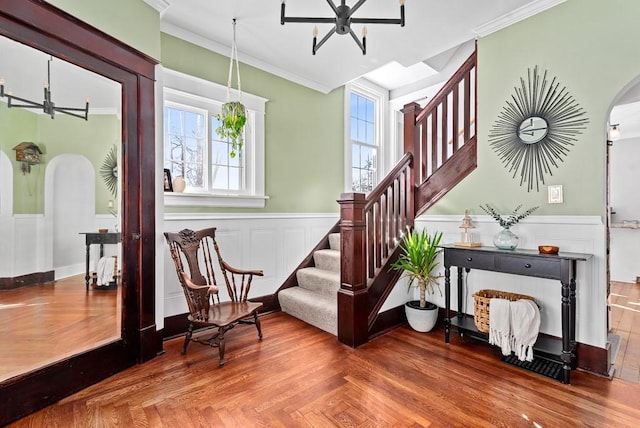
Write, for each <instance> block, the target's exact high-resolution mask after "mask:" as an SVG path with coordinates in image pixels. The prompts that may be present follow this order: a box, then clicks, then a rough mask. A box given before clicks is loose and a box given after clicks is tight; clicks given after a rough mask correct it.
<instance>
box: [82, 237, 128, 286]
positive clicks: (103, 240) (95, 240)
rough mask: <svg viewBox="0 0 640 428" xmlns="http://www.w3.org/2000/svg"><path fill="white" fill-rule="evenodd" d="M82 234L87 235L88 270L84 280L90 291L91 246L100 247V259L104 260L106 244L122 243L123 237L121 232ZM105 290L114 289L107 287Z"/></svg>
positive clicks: (86, 265)
mask: <svg viewBox="0 0 640 428" xmlns="http://www.w3.org/2000/svg"><path fill="white" fill-rule="evenodd" d="M80 234H81V235H85V237H86V240H85V243H86V246H87V252H86V264H85V267H86V269H85V275H84V280H85V285H86V290H87V291H89V279H90V278H91V277H90V275H89V253H90V250H91V245H94V244H96V245H100V258H102V256H103V255H104V246H105V244H118V243H120V239H121V235H120V233H119V232H105V233H101V232H81V233H80ZM104 289H112V288H111V287H109V288H107V287H105V288H104Z"/></svg>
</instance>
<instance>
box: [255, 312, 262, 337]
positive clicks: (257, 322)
mask: <svg viewBox="0 0 640 428" xmlns="http://www.w3.org/2000/svg"><path fill="white" fill-rule="evenodd" d="M253 320H254V321H255V323H256V328H257V329H258V339H262V328H261V327H260V319H259V318H258V311H255V312H254V313H253Z"/></svg>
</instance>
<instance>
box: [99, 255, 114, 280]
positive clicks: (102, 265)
mask: <svg viewBox="0 0 640 428" xmlns="http://www.w3.org/2000/svg"><path fill="white" fill-rule="evenodd" d="M115 263H116V258H115V257H102V258H101V259H100V260H98V268H97V269H96V276H97V280H96V282H97V283H98V285H109V283H110V282H111V281H113V271H114V269H115Z"/></svg>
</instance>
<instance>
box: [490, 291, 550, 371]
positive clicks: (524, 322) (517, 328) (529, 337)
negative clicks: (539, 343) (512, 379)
mask: <svg viewBox="0 0 640 428" xmlns="http://www.w3.org/2000/svg"><path fill="white" fill-rule="evenodd" d="M491 315H493V309H492V310H491ZM539 331H540V310H539V309H538V305H536V303H535V302H534V301H533V300H529V299H521V300H518V301H515V302H511V336H512V340H513V342H512V347H511V348H512V350H513V352H514V353H515V354H516V356H517V357H518V359H519V360H520V361H533V345H534V344H535V343H536V340H537V339H538V332H539Z"/></svg>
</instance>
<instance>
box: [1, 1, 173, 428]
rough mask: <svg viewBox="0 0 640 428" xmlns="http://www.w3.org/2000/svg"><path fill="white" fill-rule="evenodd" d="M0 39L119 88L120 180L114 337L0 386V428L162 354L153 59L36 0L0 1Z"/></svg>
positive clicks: (154, 62) (154, 63)
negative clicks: (118, 306) (118, 316)
mask: <svg viewBox="0 0 640 428" xmlns="http://www.w3.org/2000/svg"><path fill="white" fill-rule="evenodd" d="M0 35H3V36H6V37H9V38H11V39H13V40H16V41H18V42H21V43H24V44H26V45H29V46H31V47H33V48H36V49H39V50H41V51H44V52H47V53H49V54H51V55H54V56H57V57H59V58H62V59H64V60H66V61H68V62H71V63H73V64H76V65H78V66H80V67H82V68H85V69H88V70H91V71H93V72H95V73H98V74H101V75H103V76H105V77H107V78H109V79H112V80H115V81H117V82H119V83H120V84H121V85H122V171H121V174H122V175H121V176H122V182H123V188H122V201H123V202H122V207H121V216H122V252H123V264H122V287H123V304H122V308H123V311H122V312H123V313H122V317H123V320H122V338H121V339H119V340H116V341H114V342H113V343H111V344H108V345H106V346H102V347H99V348H96V349H93V350H91V351H89V352H86V353H84V354H80V355H77V356H74V357H71V358H69V359H66V360H63V361H59V362H57V363H54V364H52V365H49V366H46V367H43V368H42V369H39V370H37V371H34V372H30V373H26V374H24V375H20V376H17V377H14V378H11V379H8V380H7V381H4V382H2V383H0V402H1V403H2V406H0V426H3V425H5V424H7V423H8V422H10V421H12V420H15V419H18V418H20V417H22V416H24V415H26V414H28V413H31V412H33V411H35V410H37V409H39V408H42V407H45V406H47V405H49V404H51V403H54V402H56V401H58V400H60V399H61V398H63V397H65V396H67V395H70V394H72V393H74V392H76V391H78V390H80V389H82V388H85V387H87V386H89V385H92V384H94V383H96V382H98V381H100V380H102V379H104V378H106V377H108V376H110V375H112V374H114V373H117V372H118V371H121V370H123V369H125V368H127V367H130V366H132V365H134V364H136V363H137V362H142V361H146V360H149V359H151V358H153V357H154V356H156V355H157V354H158V353H160V352H161V351H162V342H161V339H160V337H159V335H158V334H157V331H156V324H155V156H154V153H155V138H154V128H155V124H154V123H155V107H154V79H155V72H154V70H155V65H156V63H157V61H155V60H154V59H152V58H150V57H148V56H146V55H144V54H142V53H140V52H138V51H136V50H135V49H133V48H131V47H129V46H127V45H125V44H124V43H122V42H120V41H118V40H116V39H115V38H113V37H111V36H109V35H107V34H105V33H102V32H100V31H99V30H97V29H95V28H93V27H91V26H89V25H88V24H86V23H84V22H82V21H80V20H78V19H77V18H75V17H73V16H71V15H69V14H67V13H65V12H63V11H61V10H59V9H57V8H55V7H54V6H51V5H50V4H48V3H46V2H44V1H42V0H20V1H15V0H0ZM9 60H10V59H9ZM87 144H91V142H87Z"/></svg>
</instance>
